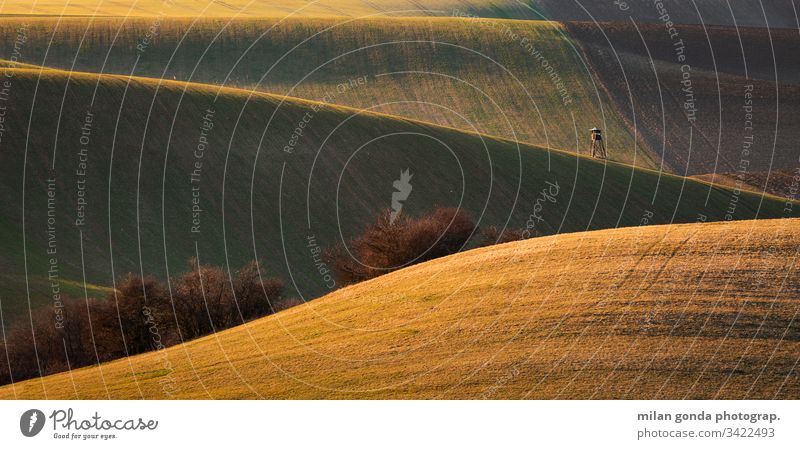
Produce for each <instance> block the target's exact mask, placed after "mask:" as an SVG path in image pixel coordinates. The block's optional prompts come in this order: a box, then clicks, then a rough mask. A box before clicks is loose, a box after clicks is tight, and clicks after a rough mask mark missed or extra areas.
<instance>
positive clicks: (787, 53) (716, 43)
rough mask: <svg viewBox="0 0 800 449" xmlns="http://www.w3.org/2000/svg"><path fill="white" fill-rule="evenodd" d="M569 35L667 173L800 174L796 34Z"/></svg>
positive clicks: (691, 29)
mask: <svg viewBox="0 0 800 449" xmlns="http://www.w3.org/2000/svg"><path fill="white" fill-rule="evenodd" d="M567 28H568V30H569V34H570V36H571V37H572V38H573V39H575V40H576V42H578V43H579V45H580V47H581V48H582V49H583V50H584V53H585V54H586V61H587V64H588V65H590V66H591V67H592V71H593V73H595V76H596V79H597V82H598V84H599V85H602V86H603V87H604V88H605V89H606V92H607V93H608V97H609V98H611V100H612V104H614V105H615V110H617V111H619V113H620V114H621V115H622V116H624V117H625V118H626V121H627V122H628V123H630V124H631V126H632V127H633V126H634V124H635V126H636V130H637V135H638V136H639V137H640V138H641V139H642V140H643V145H642V146H643V147H645V148H647V149H648V150H649V151H650V152H651V153H653V154H657V155H659V156H658V159H661V158H663V165H664V167H665V169H666V170H669V171H671V172H673V173H678V174H689V175H697V174H708V173H732V172H739V171H741V172H745V173H746V172H750V171H759V172H769V171H771V170H792V171H793V170H795V169H796V168H797V167H798V157H800V153H798V150H797V145H796V142H797V140H798V139H800V131H799V130H800V119H799V118H798V117H800V86H799V85H798V84H796V83H797V73H798V66H797V62H796V58H793V57H791V55H793V54H794V53H795V52H796V48H797V46H798V45H800V38H798V35H797V33H794V32H788V31H784V30H779V31H775V30H772V31H768V30H764V29H753V28H748V29H740V30H736V29H734V28H715V27H712V28H704V27H697V26H683V27H677V28H675V29H674V30H675V33H676V35H675V37H674V38H672V37H671V35H670V34H669V33H666V32H665V31H664V27H663V26H661V25H633V24H600V25H597V24H593V23H571V24H568V25H567ZM681 58H683V59H681Z"/></svg>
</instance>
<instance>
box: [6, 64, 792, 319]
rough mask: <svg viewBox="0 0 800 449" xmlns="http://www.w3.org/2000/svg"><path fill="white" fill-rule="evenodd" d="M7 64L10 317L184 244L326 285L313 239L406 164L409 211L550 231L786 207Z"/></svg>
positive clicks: (413, 130) (303, 113)
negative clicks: (52, 277) (448, 210)
mask: <svg viewBox="0 0 800 449" xmlns="http://www.w3.org/2000/svg"><path fill="white" fill-rule="evenodd" d="M6 73H7V74H9V75H11V77H10V78H7V79H8V80H9V81H10V82H11V87H10V88H9V97H8V99H7V100H5V105H6V106H7V112H6V115H5V122H4V125H5V127H6V128H5V133H4V135H3V140H2V142H0V145H2V146H1V147H0V203H2V204H4V205H9V207H6V208H4V210H3V214H2V216H0V229H2V232H3V238H2V239H0V245H2V248H0V250H1V251H0V264H1V265H0V266H2V272H3V273H4V277H5V279H4V282H3V283H2V291H1V292H0V295H2V306H3V313H4V317H5V318H6V319H9V317H13V316H14V315H16V314H19V313H20V312H22V311H25V310H27V308H28V303H29V302H30V304H33V305H36V304H48V303H51V302H52V301H53V298H52V288H51V286H50V285H49V284H48V282H47V276H48V274H49V273H50V272H51V271H53V270H55V271H56V272H57V274H58V277H59V278H60V279H66V280H70V281H73V282H79V281H83V280H86V282H87V283H88V284H90V285H97V286H105V287H113V286H114V280H115V279H118V278H119V277H121V276H123V275H124V274H126V273H128V272H134V273H143V274H151V275H155V276H157V277H159V278H161V279H166V278H167V277H169V276H172V275H174V274H176V273H180V272H183V271H184V270H185V268H186V266H187V265H186V261H187V260H188V259H189V258H191V257H198V258H199V260H200V262H201V263H204V264H216V265H222V266H232V267H238V266H241V265H243V264H244V263H245V262H247V261H248V260H251V259H259V260H261V261H262V268H263V269H264V270H265V271H267V272H268V273H269V275H277V276H279V277H281V278H283V279H285V280H286V281H287V283H288V284H289V286H290V288H291V289H292V290H295V291H296V293H297V294H299V295H301V296H302V297H304V298H313V297H316V296H319V295H320V294H323V293H326V292H327V291H329V290H330V289H331V288H332V287H335V286H331V285H326V284H327V281H326V280H325V279H324V278H323V276H321V275H320V274H319V271H320V269H321V268H320V267H319V266H318V265H317V264H318V262H319V261H318V260H315V257H314V254H316V250H317V249H318V248H317V247H322V248H324V247H328V246H332V245H334V244H336V243H337V242H339V241H340V240H341V239H342V238H345V239H346V238H349V237H351V236H352V235H354V234H356V233H357V232H360V230H361V229H362V227H363V226H364V225H365V224H366V223H367V222H371V221H372V220H373V218H374V217H375V216H376V215H377V214H378V213H379V212H381V211H383V210H385V209H387V208H389V207H390V206H391V199H392V192H393V191H394V188H393V182H394V181H395V180H396V179H398V178H399V176H400V173H401V171H404V170H410V172H411V173H412V174H413V186H414V190H413V192H412V194H411V196H410V197H409V199H408V200H407V201H406V202H405V203H404V209H403V211H404V212H405V213H410V214H412V215H415V214H420V213H423V212H426V211H429V210H431V209H432V208H434V207H436V206H437V205H439V206H460V207H463V208H465V209H466V210H467V211H469V212H470V213H471V214H473V216H474V217H475V220H476V221H477V222H478V224H479V225H480V226H486V225H500V226H501V227H502V226H504V225H508V226H510V227H514V228H523V227H526V226H529V227H533V228H534V229H535V230H537V231H539V232H542V233H544V234H552V233H557V232H573V231H582V230H586V229H601V228H610V227H618V226H628V225H633V224H638V223H640V222H641V221H643V220H644V221H646V222H649V223H671V222H694V221H696V220H697V219H698V216H699V215H701V214H702V215H704V216H706V217H708V219H709V220H721V219H725V218H726V215H727V214H728V213H729V211H730V213H731V217H727V218H736V219H747V218H753V217H756V216H758V217H760V218H767V217H782V216H784V215H785V212H784V204H783V201H782V200H778V199H777V198H772V197H762V196H758V195H754V194H751V193H747V192H742V193H738V192H732V191H730V190H726V189H723V188H717V187H714V188H712V187H711V186H710V185H708V184H705V183H701V182H697V181H692V180H687V179H684V178H678V177H673V176H668V175H664V176H659V175H658V173H656V172H650V171H642V170H635V169H633V168H632V167H630V166H625V165H619V164H614V163H609V164H607V165H606V164H604V163H602V162H601V161H597V160H592V159H588V158H583V157H575V156H574V155H570V154H567V153H561V152H556V151H546V150H543V149H541V148H537V147H532V146H525V145H517V144H515V143H513V142H510V141H505V140H500V139H496V138H491V137H487V136H484V135H478V134H469V133H464V132H460V131H457V130H454V129H450V128H443V127H437V126H433V125H429V124H424V123H420V122H412V121H408V120H403V119H399V118H397V117H392V116H386V115H379V114H371V113H366V112H359V111H355V110H352V109H346V108H342V107H338V106H330V105H327V106H326V105H321V104H319V103H309V102H303V101H299V100H294V99H284V98H282V97H275V96H270V95H267V94H262V93H255V92H247V91H242V90H235V89H219V88H216V87H213V86H206V85H199V84H187V83H182V82H173V81H158V80H152V79H144V78H126V77H118V76H110V75H104V76H97V75H92V74H82V73H72V74H68V73H66V72H61V71H58V70H46V71H36V70H24V69H19V70H9V71H7V72H6ZM211 111H213V113H212V112H211ZM301 127H302V128H301ZM298 128H301V132H300V134H302V135H301V136H299V137H298V132H297V129H298ZM795 213H796V212H795ZM26 275H27V277H26ZM26 280H27V281H26ZM69 285H78V286H80V285H81V284H80V282H79V283H78V284H69ZM62 287H64V288H66V287H65V286H62ZM28 292H29V293H30V296H29V293H28ZM77 293H78V294H80V293H83V292H81V291H80V290H79V291H78V292H77ZM88 295H90V296H92V295H93V292H92V291H89V292H88Z"/></svg>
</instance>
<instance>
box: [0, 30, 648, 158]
mask: <svg viewBox="0 0 800 449" xmlns="http://www.w3.org/2000/svg"><path fill="white" fill-rule="evenodd" d="M19 23H20V19H19V18H13V19H5V20H0V29H1V30H2V32H3V33H4V34H6V33H7V35H8V36H11V37H13V36H14V35H15V33H16V31H17V28H18V27H19ZM152 25H153V21H152V20H151V19H127V20H123V19H105V18H102V19H100V18H98V19H94V20H92V21H90V20H88V19H64V20H58V19H28V28H27V41H26V43H25V46H24V53H23V54H24V61H25V62H29V63H35V64H39V65H45V66H52V67H58V68H63V69H73V70H79V71H87V72H102V73H114V74H123V75H129V74H134V75H140V76H147V77H153V78H164V79H169V80H172V79H177V80H185V81H195V82H202V83H211V84H224V85H226V86H232V87H243V88H256V89H258V90H261V91H266V92H271V93H275V94H280V95H289V96H293V97H299V98H305V99H308V100H313V101H319V100H323V99H324V100H326V101H329V102H331V103H336V104H341V105H346V106H352V107H357V108H365V109H370V110H372V111H376V112H385V113H390V114H395V115H400V116H404V117H409V118H413V119H418V120H423V121H428V122H432V123H436V124H441V125H446V126H451V127H456V128H459V129H464V130H467V131H479V132H483V133H488V134H491V135H496V136H500V137H503V138H507V139H511V140H520V141H524V142H528V143H533V144H535V145H541V146H547V147H553V148H559V149H566V150H570V151H573V152H582V153H584V154H585V153H586V152H587V151H588V150H587V145H588V144H589V139H588V137H587V134H588V129H589V128H592V127H594V126H599V127H601V128H603V129H604V130H605V132H606V143H607V145H608V147H609V149H610V154H611V158H612V159H613V160H617V161H621V162H626V163H634V162H635V163H636V165H638V166H643V167H650V168H654V167H657V165H656V163H655V162H654V159H656V155H654V154H652V153H651V152H648V151H644V150H642V148H638V151H637V147H636V145H635V144H634V134H633V131H632V130H631V128H630V127H629V126H628V124H627V123H626V122H625V121H624V118H623V115H622V114H619V113H618V112H616V110H615V109H614V106H613V103H612V102H611V101H609V99H608V98H607V97H606V92H605V91H604V90H603V89H602V86H600V85H597V84H596V83H595V81H594V79H593V75H592V74H591V72H590V70H589V68H588V67H587V66H586V64H585V61H584V56H583V55H582V54H581V53H580V52H579V50H578V49H577V48H575V47H574V45H573V43H572V41H571V39H570V38H569V37H568V36H567V35H566V32H565V30H564V28H563V26H562V25H560V24H557V23H552V22H533V21H509V20H506V21H502V20H486V21H477V20H472V19H463V18H393V19H386V18H373V19H359V20H350V19H341V18H339V19H307V18H305V19H287V20H283V21H279V20H276V19H247V20H235V21H229V20H227V19H215V20H208V19H203V20H196V21H195V20H193V19H170V20H164V21H162V22H160V23H159V25H158V27H157V30H156V31H155V32H154V33H153V32H151V31H150V28H151V26H152ZM151 35H154V36H155V37H152V38H148V36H151ZM143 39H149V42H147V43H146V44H143V43H142V42H144V41H143ZM2 44H3V45H4V46H3V47H0V55H2V54H6V53H8V54H10V53H11V52H12V51H13V49H12V47H11V45H12V44H13V39H9V40H7V41H3V43H2ZM656 160H657V159H656Z"/></svg>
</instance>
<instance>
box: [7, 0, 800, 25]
mask: <svg viewBox="0 0 800 449" xmlns="http://www.w3.org/2000/svg"><path fill="white" fill-rule="evenodd" d="M454 10H458V11H462V12H466V13H468V14H471V15H475V16H479V17H491V18H505V19H534V20H536V19H541V18H549V19H551V20H593V21H594V20H596V21H620V22H628V21H629V20H631V19H634V20H636V21H638V22H660V21H662V20H663V19H662V18H663V17H665V16H668V17H669V20H671V21H673V22H675V23H706V24H717V25H734V24H738V25H739V26H761V27H764V26H770V27H786V28H794V27H796V26H797V17H796V14H795V13H794V8H793V4H792V1H791V0H770V1H767V2H764V1H760V0H737V1H735V2H729V1H725V0H694V1H692V2H687V1H683V0H664V1H663V2H659V3H658V4H655V3H653V2H637V1H630V2H613V1H611V2H609V1H604V0H603V1H601V0H591V1H582V2H569V1H563V0H530V1H520V0H426V1H424V2H423V1H415V0H318V1H305V0H281V1H254V0H226V1H218V0H174V1H173V2H165V1H164V0H138V1H135V2H119V1H107V0H70V1H66V0H64V1H56V0H42V1H29V0H5V1H4V2H3V3H2V6H0V14H11V15H49V16H65V15H66V16H93V15H94V16H123V17H128V16H134V17H137V16H139V17H148V16H149V17H154V16H159V15H166V16H170V15H172V16H193V17H194V16H203V17H230V16H239V17H265V16H267V17H284V16H287V15H295V16H300V17H329V16H340V17H360V16H365V15H381V16H395V17H396V16H442V15H445V16H446V15H451V14H453V11H454Z"/></svg>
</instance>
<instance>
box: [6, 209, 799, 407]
mask: <svg viewBox="0 0 800 449" xmlns="http://www.w3.org/2000/svg"><path fill="white" fill-rule="evenodd" d="M799 225H800V221H798V220H758V221H747V222H736V223H713V224H701V225H669V226H651V227H637V228H627V229H616V230H604V231H597V232H590V233H576V234H569V235H559V236H552V237H545V238H541V239H533V240H528V241H523V242H514V243H509V244H505V245H500V246H493V247H488V248H483V249H479V250H475V251H471V252H468V253H463V254H457V255H454V256H450V257H446V258H443V259H438V260H434V261H431V262H428V263H425V264H421V265H417V266H414V267H410V268H407V269H404V270H401V271H397V272H394V273H391V274H388V275H386V276H383V277H380V278H377V279H373V280H371V281H367V282H364V283H361V284H358V285H354V286H350V287H347V288H345V289H342V290H339V291H337V292H335V293H333V294H330V295H328V296H326V297H324V298H321V299H319V300H316V301H312V302H310V303H308V304H305V305H301V306H298V307H295V308H292V309H289V310H286V311H283V312H281V313H278V314H276V315H273V316H271V317H267V318H264V319H260V320H257V321H254V322H251V323H248V324H245V325H243V326H239V327H237V328H235V329H230V330H227V331H223V332H220V333H217V334H215V335H212V336H208V337H204V338H202V339H199V340H195V341H192V342H189V343H187V344H185V345H180V346H176V347H173V348H170V349H167V350H164V351H160V352H154V353H148V354H142V355H139V356H135V357H131V358H128V359H124V360H118V361H114V362H110V363H106V364H103V365H101V366H100V367H91V368H83V369H79V370H74V371H72V372H70V373H62V374H57V375H53V376H48V377H45V378H43V379H33V380H29V381H25V382H21V383H17V384H15V385H8V386H5V387H3V388H0V398H3V399H12V398H18V399H41V398H44V397H47V398H49V399H77V398H80V399H106V398H111V399H138V398H148V399H165V398H196V399H208V398H214V399H234V398H237V399H239V398H253V399H256V398H264V399H276V398H291V399H304V398H315V399H323V398H325V399H344V398H371V399H377V398H441V399H453V398H465V399H466V398H468V399H478V398H483V399H501V398H513V399H519V398H527V399H554V398H558V399H588V398H594V399H601V398H615V399H682V398H691V399H712V398H716V399H773V398H779V399H783V398H797V397H798V394H800V377H799V376H798V375H797V372H796V368H797V366H796V365H797V354H798V351H799V350H800V347H799V345H800V343H798V337H800V334H799V333H798V332H799V331H798V328H797V325H796V320H795V318H796V314H797V310H798V309H797V307H798V306H797V291H798V289H800V284H799V283H798V280H800V277H798V276H797V268H798V266H797V256H798V250H797V249H798V247H800V232H798V231H799V230H800V229H799V228H798V226H799Z"/></svg>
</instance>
